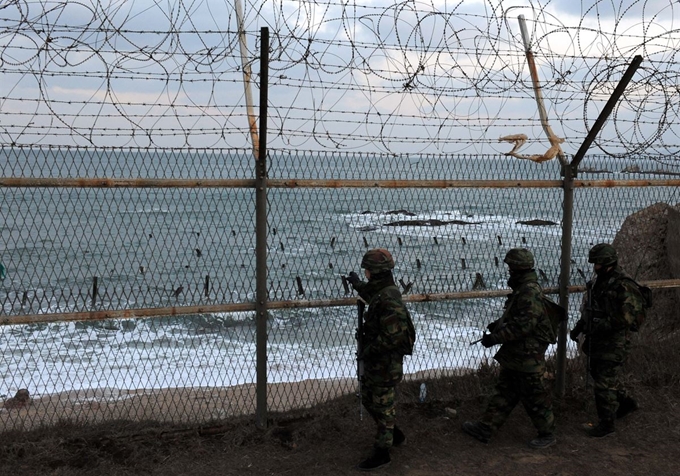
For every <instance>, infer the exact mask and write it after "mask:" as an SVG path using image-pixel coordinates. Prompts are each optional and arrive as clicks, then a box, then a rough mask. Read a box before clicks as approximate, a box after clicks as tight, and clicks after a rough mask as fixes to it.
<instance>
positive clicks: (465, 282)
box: [0, 150, 680, 395]
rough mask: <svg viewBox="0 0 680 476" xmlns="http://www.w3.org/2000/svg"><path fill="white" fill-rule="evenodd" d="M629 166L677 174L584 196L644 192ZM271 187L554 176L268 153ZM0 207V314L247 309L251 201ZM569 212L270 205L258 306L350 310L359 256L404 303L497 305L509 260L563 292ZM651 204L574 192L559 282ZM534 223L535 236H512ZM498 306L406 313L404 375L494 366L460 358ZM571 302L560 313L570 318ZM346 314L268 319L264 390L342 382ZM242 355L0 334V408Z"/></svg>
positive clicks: (95, 165)
mask: <svg viewBox="0 0 680 476" xmlns="http://www.w3.org/2000/svg"><path fill="white" fill-rule="evenodd" d="M3 154H4V155H3V156H2V174H3V176H37V177H50V176H57V177H65V176H71V177H73V176H75V177H103V176H106V177H116V178H125V177H137V176H144V177H152V178H237V179H241V178H250V177H251V169H252V167H251V166H252V159H251V158H250V157H249V156H248V155H247V154H245V153H244V154H243V155H238V154H236V155H232V154H226V153H224V154H219V153H211V154H193V155H192V154H181V153H172V154H158V155H154V154H148V153H145V154H141V153H136V152H117V153H108V154H106V153H101V152H94V151H77V152H68V153H66V152H63V151H49V152H47V153H46V152H44V151H43V152H41V153H37V152H34V151H21V152H16V151H11V150H9V151H8V150H4V151H3ZM631 163H633V164H635V165H637V166H638V167H639V168H640V170H641V172H642V173H643V174H644V173H645V172H658V171H660V170H663V171H666V172H667V173H669V174H676V173H677V170H675V169H673V167H672V166H666V165H663V164H661V163H660V162H659V161H658V160H652V159H646V160H643V159H637V160H635V161H633V160H632V159H631V160H629V161H623V160H620V159H618V160H613V159H608V158H601V157H600V158H596V157H593V158H587V160H586V161H585V164H586V165H587V166H588V167H589V168H591V170H597V171H599V172H597V173H594V172H593V173H591V174H582V176H581V177H580V178H611V179H619V178H621V179H622V178H625V179H633V178H641V177H645V178H648V179H649V178H650V176H649V175H639V174H636V173H623V172H622V171H623V170H624V169H625V168H626V167H628V166H629V165H630V164H631ZM584 175H585V176H584ZM269 176H270V178H275V179H286V180H293V179H296V178H297V179H302V178H308V179H369V180H371V179H373V180H408V179H415V180H481V179H485V180H492V179H504V180H527V179H553V180H557V179H559V167H557V164H556V163H549V164H547V165H546V164H542V165H540V164H534V163H531V162H528V161H516V160H514V159H512V160H511V159H508V158H505V157H485V158H479V157H460V156H457V157H384V156H372V155H352V154H349V155H333V154H328V155H320V156H314V155H309V156H305V155H300V156H286V155H274V156H273V157H272V159H271V163H270V172H269ZM657 176H659V177H661V176H663V175H658V174H657V175H655V176H654V177H657ZM654 177H651V178H654ZM2 194H3V200H2V204H1V205H0V215H1V218H2V222H1V223H0V230H1V232H2V243H0V261H2V263H3V264H4V266H5V267H6V270H7V276H6V278H5V279H4V280H3V281H2V283H1V287H0V304H1V305H2V308H1V309H0V316H12V315H22V314H50V313H55V314H58V313H60V312H87V311H91V310H109V309H110V310H117V309H139V308H147V307H181V306H197V305H206V304H224V303H242V302H252V301H253V300H254V296H255V206H254V200H255V194H254V191H253V190H252V189H250V188H207V189H205V188H203V189H179V188H175V189H158V188H123V189H99V188H47V189H46V188H5V189H3V190H2ZM562 199H563V195H562V191H561V189H559V188H503V189H501V188H482V189H480V188H457V189H452V188H394V189H384V188H368V189H367V188H321V187H319V188H295V187H290V188H270V189H269V190H268V201H267V206H268V214H267V218H268V229H267V241H268V252H267V257H268V258H267V259H268V261H267V262H268V278H267V282H268V289H269V293H270V300H273V301H282V300H307V299H337V298H341V297H348V296H352V295H353V293H351V292H350V293H349V294H348V293H347V292H346V289H345V287H344V285H343V282H342V276H343V275H346V274H347V273H348V272H349V271H351V270H354V271H357V272H360V271H361V270H360V269H359V263H360V260H361V256H362V255H363V253H364V252H365V251H366V249H367V248H368V247H386V248H389V249H390V250H391V251H392V252H393V254H394V256H395V259H396V262H397V264H396V268H395V278H396V279H397V280H400V281H401V283H402V284H403V285H410V290H409V293H411V294H413V293H416V294H420V293H437V292H457V291H468V290H471V289H472V287H473V285H474V283H475V281H476V279H478V278H481V279H482V280H483V283H484V287H485V288H486V289H504V288H506V287H507V285H506V280H507V273H506V270H505V268H504V266H503V263H502V259H503V256H504V254H505V252H506V251H507V250H508V249H509V248H511V247H515V246H526V247H528V248H530V249H531V250H532V251H533V252H534V254H535V255H536V261H537V268H538V269H540V278H541V283H542V284H543V285H544V286H557V285H558V276H559V260H560V249H561V226H560V223H561V221H562V213H563V212H562ZM656 202H667V203H671V204H675V203H678V202H680V200H679V199H678V194H677V192H676V190H675V189H673V188H670V187H639V188H613V189H601V188H598V189H583V190H582V189H579V190H576V193H575V207H574V230H573V244H572V246H573V248H572V255H573V265H572V268H573V271H572V276H571V278H570V282H571V283H572V284H583V283H584V282H585V280H586V279H588V278H589V277H590V274H591V273H590V268H589V265H588V263H587V250H588V249H589V248H590V247H591V246H592V245H593V244H595V243H597V242H601V241H611V240H612V239H613V238H614V236H615V234H616V232H617V230H618V229H619V227H620V226H621V224H622V222H623V220H624V219H625V217H626V216H628V215H629V214H630V213H632V212H634V211H637V210H640V209H642V208H645V207H647V206H649V205H652V204H653V203H656ZM527 220H543V221H544V223H546V225H544V226H535V225H526V224H521V223H519V222H521V221H527ZM408 221H410V224H409V223H408ZM415 221H417V223H415ZM445 222H446V223H445ZM550 223H553V224H552V225H551V224H550ZM433 225H436V226H433ZM95 278H96V283H97V294H96V295H93V285H94V281H95ZM400 285H401V284H400ZM503 302H504V299H503V298H487V299H473V300H464V301H449V302H429V303H411V304H409V309H410V310H411V313H412V315H413V320H414V322H415V325H416V328H417V332H418V340H417V343H416V348H415V352H414V355H413V356H411V357H408V358H407V359H406V372H408V373H414V372H417V371H420V370H430V369H457V368H475V367H476V366H478V365H479V363H480V362H482V361H484V360H486V359H489V358H490V357H491V356H492V355H493V351H492V350H486V349H483V348H482V347H481V346H479V345H477V346H472V347H471V346H470V345H469V342H471V341H473V340H476V339H477V338H479V337H480V336H481V335H482V332H483V330H484V328H485V327H486V324H487V323H488V322H490V321H492V320H494V319H496V318H497V317H498V316H499V315H500V312H501V309H502V306H503ZM579 302H580V296H574V297H572V302H571V305H570V313H571V318H572V319H575V318H576V317H577V314H578V304H579ZM356 312H357V311H356V309H355V308H354V307H352V306H350V307H325V308H301V309H288V310H272V311H270V318H269V321H268V322H269V324H268V347H267V373H268V381H269V382H284V381H300V380H305V379H320V378H339V377H352V376H353V375H354V374H355V371H356V368H355V361H354V345H355V344H354V343H355V341H354V333H355V327H356V319H357V317H356ZM255 349H256V346H255V325H254V313H252V312H223V313H213V314H200V315H190V316H189V315H180V316H171V317H162V318H148V319H140V318H133V319H112V320H108V321H103V322H52V323H39V324H27V325H8V326H2V327H0V350H1V352H2V356H3V357H2V359H1V360H0V394H9V393H12V392H14V391H16V389H18V388H29V389H31V392H32V393H33V394H38V395H39V394H49V393H55V392H61V391H67V390H77V389H99V388H114V389H140V388H144V389H148V388H172V387H209V386H215V387H223V386H230V385H236V384H242V383H250V382H254V381H255V361H256V352H255ZM549 352H554V348H551V349H550V350H549Z"/></svg>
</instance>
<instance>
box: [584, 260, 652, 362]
mask: <svg viewBox="0 0 680 476" xmlns="http://www.w3.org/2000/svg"><path fill="white" fill-rule="evenodd" d="M641 312H644V300H643V298H642V295H641V294H640V291H639V290H638V289H637V287H636V285H635V283H634V282H633V281H631V280H630V278H628V275H626V273H625V272H624V271H623V270H622V269H621V268H620V267H618V266H616V267H615V268H614V269H612V270H611V271H610V272H609V273H607V274H604V275H602V274H601V275H598V276H597V279H596V280H595V284H594V286H593V289H592V291H591V302H590V303H586V307H585V309H584V312H583V314H582V316H581V319H580V320H579V322H578V323H577V324H576V325H577V326H579V327H580V328H581V329H582V330H583V332H585V334H586V340H585V342H584V345H583V350H584V352H585V353H586V354H588V355H590V357H592V358H595V359H600V360H608V361H613V362H623V361H624V360H625V359H626V357H627V356H628V354H629V353H630V332H631V331H630V328H631V326H632V325H633V324H634V323H635V321H636V316H637V315H638V313H641ZM591 317H592V319H591Z"/></svg>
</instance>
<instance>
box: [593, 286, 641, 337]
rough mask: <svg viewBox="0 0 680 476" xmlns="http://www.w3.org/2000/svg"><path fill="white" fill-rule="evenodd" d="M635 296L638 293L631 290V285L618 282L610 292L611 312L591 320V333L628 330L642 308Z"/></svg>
mask: <svg viewBox="0 0 680 476" xmlns="http://www.w3.org/2000/svg"><path fill="white" fill-rule="evenodd" d="M636 294H639V293H638V292H637V290H636V289H632V287H631V285H628V284H627V283H625V282H619V283H618V284H617V285H616V287H615V288H614V289H613V290H612V291H611V297H610V299H612V300H613V302H612V303H611V304H612V306H611V308H612V309H613V312H612V313H611V314H610V315H602V316H601V317H599V318H596V319H593V332H595V333H603V334H604V333H609V332H616V331H620V330H622V329H628V328H630V326H631V325H633V323H634V322H635V316H636V315H637V314H636V313H637V312H639V311H640V307H641V306H642V302H641V300H640V299H638V298H637V295H636Z"/></svg>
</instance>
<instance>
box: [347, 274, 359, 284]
mask: <svg viewBox="0 0 680 476" xmlns="http://www.w3.org/2000/svg"><path fill="white" fill-rule="evenodd" d="M347 281H349V284H351V285H352V286H355V285H356V284H357V283H360V282H361V278H359V275H358V274H357V273H355V272H354V271H351V272H350V273H349V275H348V276H347Z"/></svg>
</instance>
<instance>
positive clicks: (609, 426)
mask: <svg viewBox="0 0 680 476" xmlns="http://www.w3.org/2000/svg"><path fill="white" fill-rule="evenodd" d="M615 432H616V430H615V429H614V421H613V420H600V423H598V424H597V425H595V426H592V425H586V433H587V434H588V436H590V437H592V438H604V437H605V436H610V435H613V434H614V433H615Z"/></svg>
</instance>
